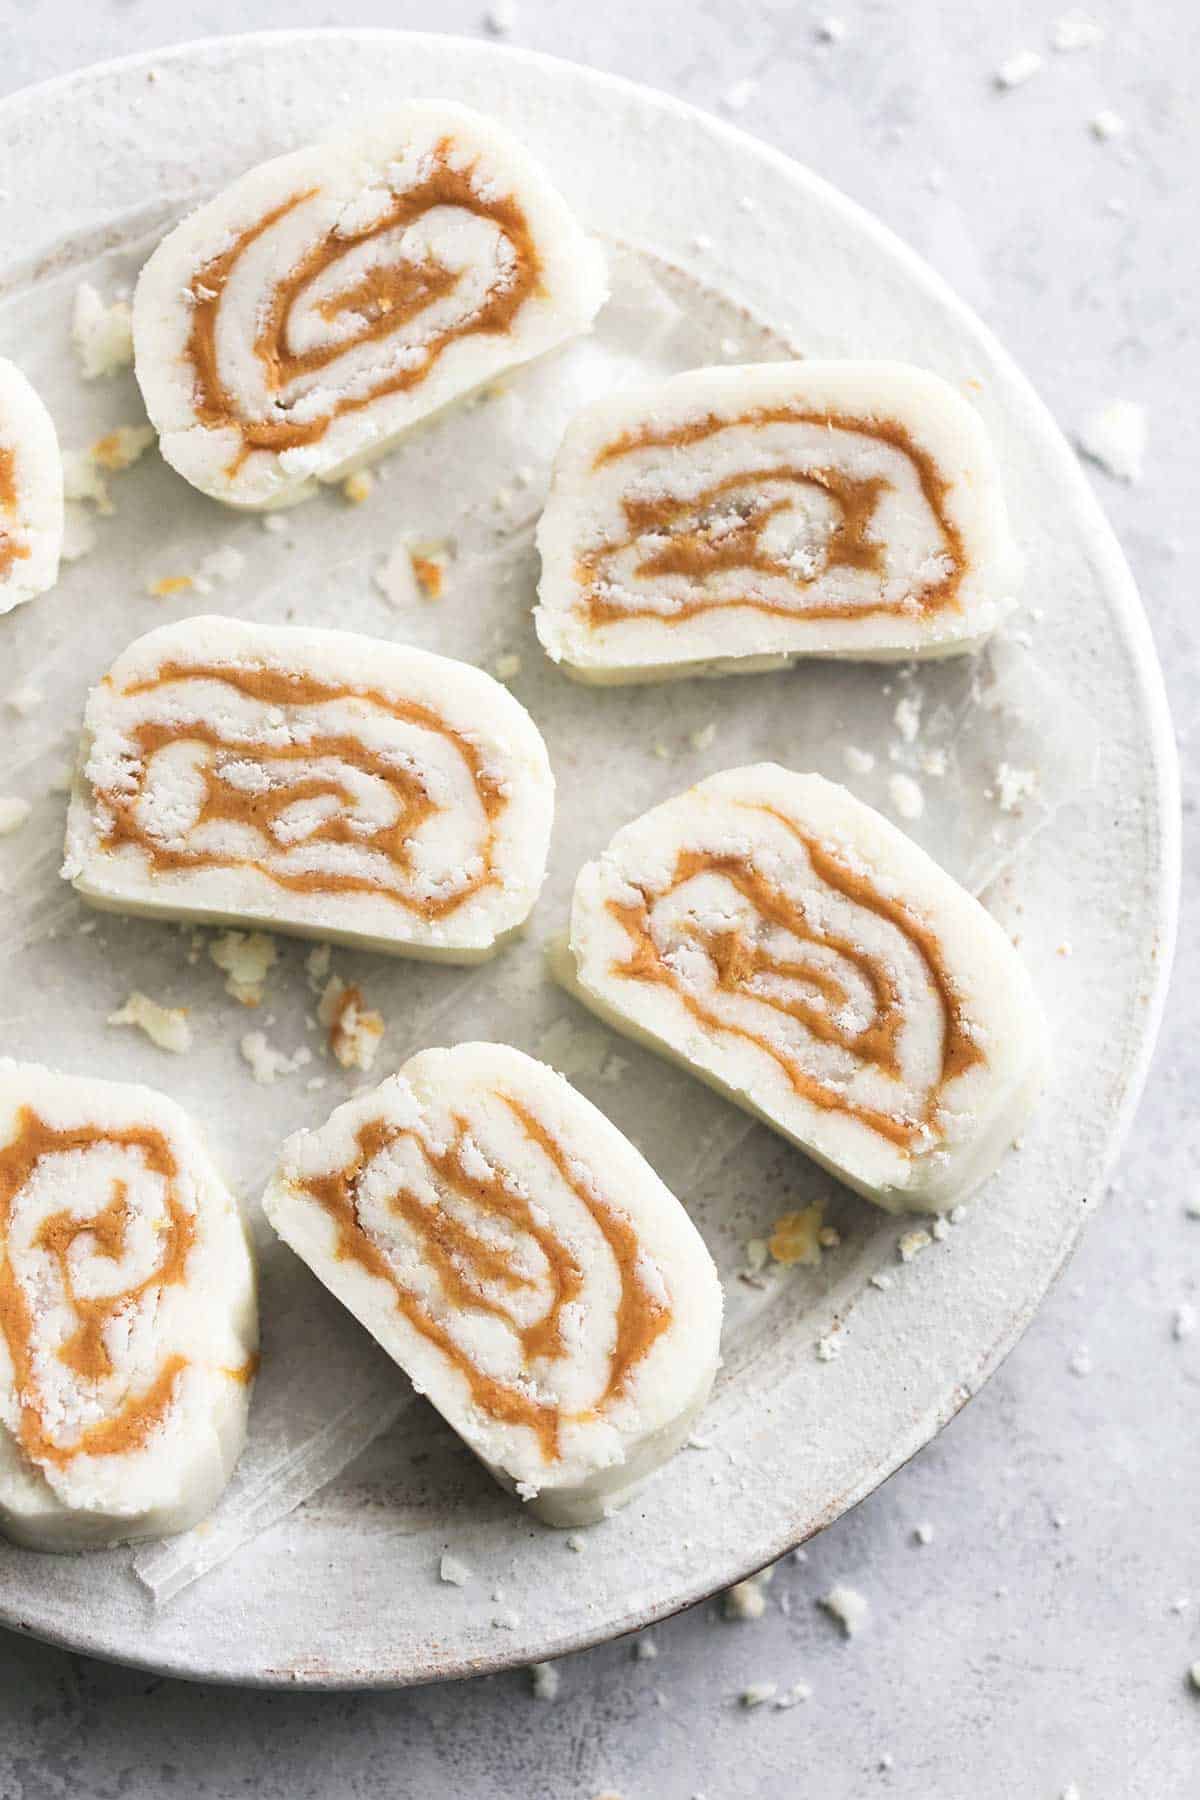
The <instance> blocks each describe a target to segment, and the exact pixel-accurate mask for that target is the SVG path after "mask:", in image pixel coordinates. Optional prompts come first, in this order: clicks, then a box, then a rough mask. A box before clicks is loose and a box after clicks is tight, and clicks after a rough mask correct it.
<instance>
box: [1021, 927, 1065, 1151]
mask: <svg viewBox="0 0 1200 1800" xmlns="http://www.w3.org/2000/svg"><path fill="white" fill-rule="evenodd" d="M1054 954H1055V955H1056V956H1072V955H1074V951H1073V950H1072V948H1071V944H1070V940H1069V939H1067V938H1064V939H1063V941H1062V943H1061V944H1059V945H1058V947H1057V948H1056V950H1055V952H1054ZM1023 1148H1024V1146H1023V1144H1022V1143H1021V1141H1020V1139H1019V1138H1014V1139H1013V1149H1014V1150H1021V1149H1023Z"/></svg>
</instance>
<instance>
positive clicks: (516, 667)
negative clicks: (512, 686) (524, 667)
mask: <svg viewBox="0 0 1200 1800" xmlns="http://www.w3.org/2000/svg"><path fill="white" fill-rule="evenodd" d="M492 673H493V674H494V675H495V677H496V680H497V681H511V680H512V678H513V676H514V675H519V674H520V673H521V659H520V657H519V656H517V655H516V654H515V653H514V652H512V651H510V652H509V653H508V655H506V656H498V657H497V658H496V663H495V667H494V668H493V670H492Z"/></svg>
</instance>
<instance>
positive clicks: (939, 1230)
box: [929, 1219, 950, 1244]
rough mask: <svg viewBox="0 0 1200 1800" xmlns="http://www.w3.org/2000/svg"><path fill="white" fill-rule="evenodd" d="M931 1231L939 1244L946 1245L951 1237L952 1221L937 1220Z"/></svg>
mask: <svg viewBox="0 0 1200 1800" xmlns="http://www.w3.org/2000/svg"><path fill="white" fill-rule="evenodd" d="M929 1229H930V1231H931V1232H932V1233H933V1235H934V1237H935V1238H936V1240H937V1242H938V1243H939V1244H942V1243H945V1241H946V1239H947V1238H948V1237H949V1236H950V1221H949V1219H935V1220H934V1221H933V1224H932V1225H931V1226H930V1227H929Z"/></svg>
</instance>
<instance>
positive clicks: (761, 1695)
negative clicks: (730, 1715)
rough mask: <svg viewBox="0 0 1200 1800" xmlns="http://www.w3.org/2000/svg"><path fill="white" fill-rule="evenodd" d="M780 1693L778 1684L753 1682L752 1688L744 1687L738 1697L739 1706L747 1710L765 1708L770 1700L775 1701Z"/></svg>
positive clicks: (773, 1682)
mask: <svg viewBox="0 0 1200 1800" xmlns="http://www.w3.org/2000/svg"><path fill="white" fill-rule="evenodd" d="M778 1692H779V1684H778V1682H775V1681H752V1682H751V1683H750V1686H749V1687H744V1688H743V1689H742V1691H741V1693H740V1694H739V1695H738V1704H739V1705H740V1706H744V1707H746V1708H747V1709H749V1708H751V1707H755V1706H765V1704H766V1702H767V1701H768V1700H773V1699H774V1698H775V1696H776V1694H777V1693H778Z"/></svg>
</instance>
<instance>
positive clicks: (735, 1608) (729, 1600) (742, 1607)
mask: <svg viewBox="0 0 1200 1800" xmlns="http://www.w3.org/2000/svg"><path fill="white" fill-rule="evenodd" d="M770 1579H771V1570H770V1569H764V1570H762V1571H761V1572H760V1573H759V1574H758V1575H751V1576H750V1577H749V1579H748V1580H746V1581H739V1582H737V1583H736V1584H735V1585H734V1586H733V1587H731V1588H729V1589H727V1590H726V1593H725V1598H724V1600H723V1601H722V1603H721V1615H722V1617H723V1618H726V1619H736V1620H741V1621H749V1620H753V1619H761V1618H762V1616H763V1614H764V1613H765V1612H766V1610H767V1597H766V1595H765V1594H764V1593H763V1588H764V1587H765V1586H766V1585H767V1583H768V1582H769V1581H770Z"/></svg>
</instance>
